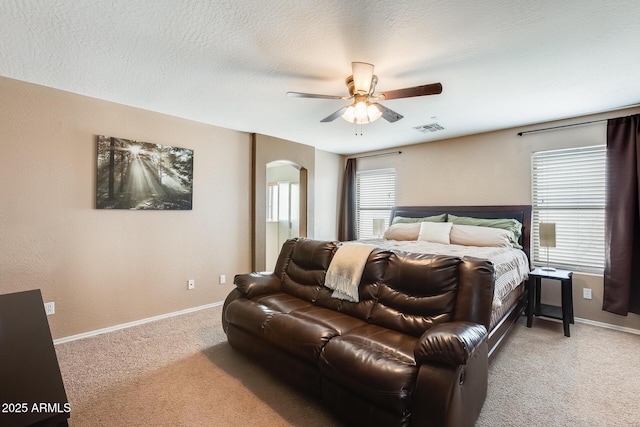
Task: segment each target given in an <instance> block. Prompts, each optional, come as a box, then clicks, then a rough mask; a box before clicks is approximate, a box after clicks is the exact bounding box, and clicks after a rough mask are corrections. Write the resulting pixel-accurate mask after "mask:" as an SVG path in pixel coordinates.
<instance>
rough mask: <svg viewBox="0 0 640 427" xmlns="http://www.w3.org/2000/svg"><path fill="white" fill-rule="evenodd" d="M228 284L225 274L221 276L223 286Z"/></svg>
mask: <svg viewBox="0 0 640 427" xmlns="http://www.w3.org/2000/svg"><path fill="white" fill-rule="evenodd" d="M225 283H227V276H225V275H224V274H221V275H220V284H221V285H223V284H225Z"/></svg>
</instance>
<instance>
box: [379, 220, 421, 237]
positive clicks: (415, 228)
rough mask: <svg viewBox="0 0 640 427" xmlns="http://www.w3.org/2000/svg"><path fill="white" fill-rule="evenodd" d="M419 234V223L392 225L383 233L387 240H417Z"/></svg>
mask: <svg viewBox="0 0 640 427" xmlns="http://www.w3.org/2000/svg"><path fill="white" fill-rule="evenodd" d="M419 233H420V223H419V222H414V223H402V222H399V223H397V224H393V225H392V226H391V227H389V228H387V231H385V232H384V236H383V237H384V238H385V239H387V240H418V234H419Z"/></svg>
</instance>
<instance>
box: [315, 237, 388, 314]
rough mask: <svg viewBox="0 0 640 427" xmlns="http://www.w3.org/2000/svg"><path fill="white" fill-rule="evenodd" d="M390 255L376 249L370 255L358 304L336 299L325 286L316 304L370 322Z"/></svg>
mask: <svg viewBox="0 0 640 427" xmlns="http://www.w3.org/2000/svg"><path fill="white" fill-rule="evenodd" d="M390 254H391V252H390V251H388V250H384V249H374V250H373V251H372V252H371V253H370V254H369V258H368V259H367V264H366V265H365V267H364V271H363V272H362V277H361V279H360V285H359V286H358V300H359V301H358V302H351V301H346V300H342V299H338V298H334V297H333V296H332V294H333V291H332V290H331V289H329V288H327V287H325V286H323V287H322V288H321V289H320V292H319V294H318V299H317V301H315V304H316V305H319V306H321V307H326V308H329V309H331V310H336V311H339V312H341V313H345V314H348V315H350V316H353V317H356V318H358V319H360V320H364V321H369V317H370V315H371V309H372V308H373V306H374V304H375V302H376V299H377V297H378V285H379V283H381V282H382V278H383V277H384V272H385V271H386V269H387V263H388V261H389V255H390Z"/></svg>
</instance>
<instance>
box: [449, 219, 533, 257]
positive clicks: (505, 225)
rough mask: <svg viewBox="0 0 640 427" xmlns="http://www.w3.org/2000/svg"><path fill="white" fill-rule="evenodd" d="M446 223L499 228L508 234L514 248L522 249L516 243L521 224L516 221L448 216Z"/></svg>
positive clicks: (520, 231) (518, 238)
mask: <svg viewBox="0 0 640 427" xmlns="http://www.w3.org/2000/svg"><path fill="white" fill-rule="evenodd" d="M448 218H449V219H448V222H452V223H454V224H458V225H475V226H479V227H492V228H501V229H503V230H507V231H508V232H509V241H510V242H511V244H512V245H513V247H514V248H517V249H522V246H521V245H520V243H518V241H519V240H520V236H521V235H522V224H521V223H520V221H518V220H517V219H511V218H500V219H488V218H471V217H468V216H455V215H451V214H449V216H448Z"/></svg>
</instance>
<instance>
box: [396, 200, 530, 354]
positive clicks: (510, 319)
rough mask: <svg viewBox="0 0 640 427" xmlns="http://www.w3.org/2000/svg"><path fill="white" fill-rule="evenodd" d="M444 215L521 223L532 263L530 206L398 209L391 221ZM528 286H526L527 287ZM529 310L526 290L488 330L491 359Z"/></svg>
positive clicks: (403, 207) (412, 207)
mask: <svg viewBox="0 0 640 427" xmlns="http://www.w3.org/2000/svg"><path fill="white" fill-rule="evenodd" d="M443 213H447V214H452V215H457V216H469V217H474V218H512V219H516V220H518V221H520V223H522V236H520V244H521V245H522V248H523V249H522V250H523V251H524V252H525V253H526V254H527V258H528V259H529V264H531V256H530V254H531V205H505V206H497V205H496V206H396V207H394V208H392V210H391V219H392V220H393V218H394V217H396V216H404V217H410V218H421V217H426V216H433V215H440V214H443ZM526 286H528V284H527V283H525V287H526ZM526 307H527V292H526V291H525V290H523V292H522V294H521V295H520V297H519V298H518V299H517V300H516V301H515V303H514V304H513V305H512V306H511V307H510V308H509V309H508V310H507V311H506V312H505V314H504V316H503V317H502V319H501V320H500V321H499V322H498V323H497V324H496V325H495V326H494V327H493V329H491V331H489V338H488V343H489V357H491V356H492V355H493V354H494V352H495V350H497V349H498V347H499V346H500V344H501V343H502V341H503V340H504V338H505V337H506V336H507V335H508V333H509V332H510V331H511V328H513V325H514V324H515V322H516V321H517V320H518V319H519V317H520V316H521V315H522V313H523V312H524V310H525V309H526Z"/></svg>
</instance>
